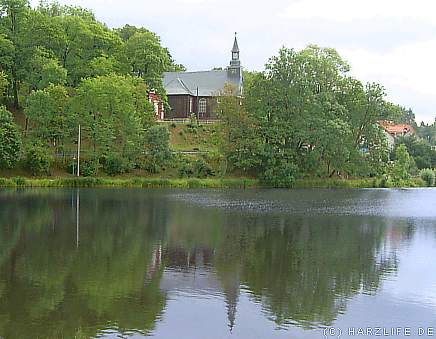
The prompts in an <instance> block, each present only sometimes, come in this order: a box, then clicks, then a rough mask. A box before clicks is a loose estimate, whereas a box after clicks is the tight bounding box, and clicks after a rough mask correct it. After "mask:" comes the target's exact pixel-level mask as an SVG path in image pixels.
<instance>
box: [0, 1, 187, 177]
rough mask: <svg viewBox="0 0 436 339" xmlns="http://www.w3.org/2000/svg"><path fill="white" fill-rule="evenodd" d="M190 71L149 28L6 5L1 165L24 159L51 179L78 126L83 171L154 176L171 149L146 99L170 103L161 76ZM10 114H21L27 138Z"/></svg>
mask: <svg viewBox="0 0 436 339" xmlns="http://www.w3.org/2000/svg"><path fill="white" fill-rule="evenodd" d="M183 69H184V67H183V66H182V65H177V64H175V62H174V60H173V59H172V57H171V55H170V53H169V51H168V49H166V48H164V47H163V46H162V45H161V43H160V39H159V37H158V36H157V35H156V34H154V33H152V32H150V31H148V30H147V29H145V28H137V27H133V26H128V25H126V26H124V27H123V28H120V29H109V28H108V27H106V26H105V25H104V24H103V23H101V22H99V21H97V20H96V18H95V16H94V14H93V13H92V12H90V11H88V10H85V9H83V8H79V7H71V6H61V5H59V4H58V3H56V2H53V3H47V2H45V1H41V3H40V4H39V5H38V6H37V7H36V8H31V7H30V6H29V3H28V1H27V0H0V105H4V107H3V108H0V120H1V121H2V124H1V126H0V128H1V132H2V133H1V135H0V139H1V140H0V168H13V167H14V166H16V165H17V163H18V162H21V164H22V165H23V166H25V167H26V169H27V170H29V171H30V172H31V173H32V174H35V175H42V174H48V172H49V168H50V165H51V163H52V162H53V160H54V159H53V155H56V156H57V157H60V158H63V159H65V157H67V158H72V156H71V154H73V153H74V152H75V148H76V147H75V143H77V132H78V126H79V124H80V125H81V126H82V137H83V146H84V147H83V151H84V152H85V154H84V155H85V158H86V162H85V163H84V169H83V170H84V172H83V173H84V174H88V175H95V174H97V172H98V168H99V167H100V166H105V167H107V172H108V173H110V174H118V173H121V172H123V171H125V170H128V169H129V168H132V167H133V166H137V165H138V163H140V165H141V166H143V167H147V168H150V169H151V170H155V169H156V168H157V167H159V166H160V165H161V161H163V160H166V159H164V158H166V157H167V156H168V154H170V151H169V149H168V132H167V131H166V129H164V128H159V127H157V126H154V120H155V119H154V108H153V106H152V105H151V104H150V103H149V102H148V92H149V91H150V90H154V91H155V92H156V93H158V94H159V95H160V96H161V97H162V98H163V99H164V100H165V90H164V88H163V84H162V73H163V72H164V71H171V70H183ZM5 107H7V109H6V108H5ZM8 111H9V112H8ZM10 112H13V113H14V116H15V120H20V117H22V125H23V126H22V129H23V131H22V133H21V131H20V130H19V129H18V127H17V126H15V125H14V122H13V119H12V114H11V113H10ZM23 112H24V116H23V115H22V113H23ZM156 145H157V148H159V147H160V148H162V147H163V148H164V149H159V152H156V148H155V147H153V146H156ZM162 145H163V146H162ZM147 148H149V149H147ZM157 153H158V154H157Z"/></svg>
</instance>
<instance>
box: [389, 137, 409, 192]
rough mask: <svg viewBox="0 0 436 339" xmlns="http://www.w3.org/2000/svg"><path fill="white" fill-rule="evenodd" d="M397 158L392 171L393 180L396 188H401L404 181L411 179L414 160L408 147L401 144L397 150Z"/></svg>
mask: <svg viewBox="0 0 436 339" xmlns="http://www.w3.org/2000/svg"><path fill="white" fill-rule="evenodd" d="M395 158H396V160H395V161H394V163H393V165H392V169H391V179H392V181H393V183H394V185H395V186H401V185H402V183H403V182H404V181H407V180H409V179H410V170H411V166H412V159H411V157H410V155H409V152H408V151H407V147H406V146H405V145H404V144H401V145H399V146H398V147H397V149H396V150H395Z"/></svg>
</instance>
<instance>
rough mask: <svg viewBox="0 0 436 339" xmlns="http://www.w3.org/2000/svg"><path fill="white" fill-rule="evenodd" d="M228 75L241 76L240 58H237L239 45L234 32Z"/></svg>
mask: <svg viewBox="0 0 436 339" xmlns="http://www.w3.org/2000/svg"><path fill="white" fill-rule="evenodd" d="M228 72H229V75H230V76H231V77H235V78H241V77H242V67H241V60H239V46H238V38H237V33H236V32H235V41H234V42H233V48H232V60H231V61H230V67H229V68H228Z"/></svg>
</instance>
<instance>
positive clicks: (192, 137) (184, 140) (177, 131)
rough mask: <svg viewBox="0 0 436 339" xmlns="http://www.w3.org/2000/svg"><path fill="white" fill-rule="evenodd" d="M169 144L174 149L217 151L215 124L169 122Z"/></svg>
mask: <svg viewBox="0 0 436 339" xmlns="http://www.w3.org/2000/svg"><path fill="white" fill-rule="evenodd" d="M168 130H169V131H170V145H171V148H172V149H173V150H175V151H194V150H199V151H203V152H217V150H218V141H217V140H218V136H217V126H216V125H214V124H211V125H200V126H194V127H189V125H186V124H174V125H172V124H169V126H168Z"/></svg>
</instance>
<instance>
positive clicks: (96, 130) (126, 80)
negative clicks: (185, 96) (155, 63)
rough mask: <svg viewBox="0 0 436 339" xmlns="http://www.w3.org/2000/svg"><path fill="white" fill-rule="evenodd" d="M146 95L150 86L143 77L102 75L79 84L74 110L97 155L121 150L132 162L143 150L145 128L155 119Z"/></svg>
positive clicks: (84, 135) (76, 121) (73, 105)
mask: <svg viewBox="0 0 436 339" xmlns="http://www.w3.org/2000/svg"><path fill="white" fill-rule="evenodd" d="M147 98H148V96H147V87H146V86H145V84H144V83H143V81H142V80H140V79H137V78H134V77H131V76H120V75H107V76H100V77H97V78H92V79H86V80H84V81H83V82H82V83H81V84H80V86H79V88H78V89H77V92H76V96H75V97H74V99H73V100H72V105H71V112H72V114H73V115H74V117H75V119H74V120H75V124H76V126H77V124H79V123H80V124H81V125H82V131H83V137H84V138H85V139H86V138H87V139H89V140H90V142H91V145H92V151H93V152H94V153H95V154H96V155H109V154H111V153H118V154H120V155H121V156H122V157H124V158H126V159H129V160H131V161H133V160H135V159H136V158H137V157H138V156H139V155H140V154H141V153H142V152H143V150H144V133H145V129H146V128H148V127H149V126H150V124H151V123H152V121H153V120H154V110H153V107H152V105H151V104H150V103H149V102H148V100H147Z"/></svg>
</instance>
